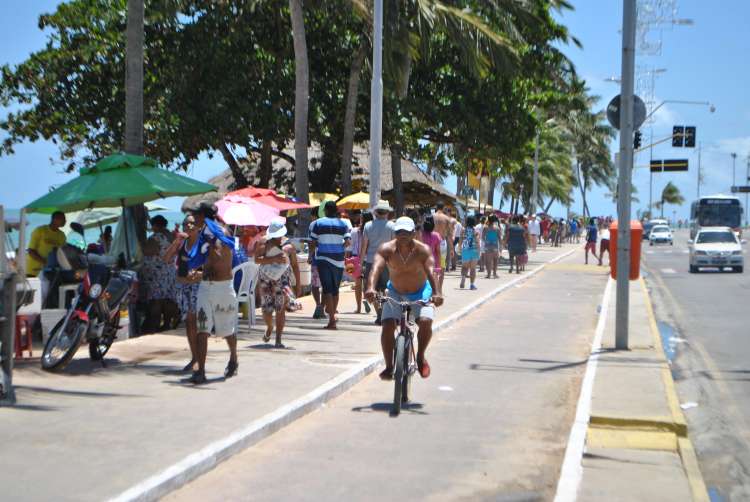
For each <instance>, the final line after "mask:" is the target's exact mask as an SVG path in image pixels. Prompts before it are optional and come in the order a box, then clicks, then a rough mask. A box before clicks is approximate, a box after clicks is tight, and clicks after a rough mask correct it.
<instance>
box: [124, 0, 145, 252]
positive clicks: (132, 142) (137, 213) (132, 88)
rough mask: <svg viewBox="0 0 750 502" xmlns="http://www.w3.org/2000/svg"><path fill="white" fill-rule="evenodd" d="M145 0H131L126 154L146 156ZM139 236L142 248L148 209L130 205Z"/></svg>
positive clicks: (126, 49) (128, 35)
mask: <svg viewBox="0 0 750 502" xmlns="http://www.w3.org/2000/svg"><path fill="white" fill-rule="evenodd" d="M143 2H144V0H128V18H127V28H126V35H125V37H126V46H125V142H124V143H125V145H124V146H125V153H130V154H133V155H143V153H144V150H143V20H144V5H143ZM128 212H129V214H130V217H131V218H132V219H133V221H134V223H135V235H136V238H137V239H138V242H139V243H140V245H141V247H143V245H144V244H145V243H146V219H147V214H146V208H145V206H144V205H143V204H138V205H135V206H132V207H130V208H129V211H128Z"/></svg>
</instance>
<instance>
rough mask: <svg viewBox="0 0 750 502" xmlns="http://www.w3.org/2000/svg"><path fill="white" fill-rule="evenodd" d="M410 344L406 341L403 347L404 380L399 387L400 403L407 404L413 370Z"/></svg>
mask: <svg viewBox="0 0 750 502" xmlns="http://www.w3.org/2000/svg"><path fill="white" fill-rule="evenodd" d="M411 344H412V342H411V341H410V340H407V342H406V346H405V347H404V368H405V369H404V380H403V384H402V385H401V403H408V402H409V399H411V377H412V373H413V368H412V366H411V364H410V363H411V361H410V359H411V357H410V356H411V353H412V347H411Z"/></svg>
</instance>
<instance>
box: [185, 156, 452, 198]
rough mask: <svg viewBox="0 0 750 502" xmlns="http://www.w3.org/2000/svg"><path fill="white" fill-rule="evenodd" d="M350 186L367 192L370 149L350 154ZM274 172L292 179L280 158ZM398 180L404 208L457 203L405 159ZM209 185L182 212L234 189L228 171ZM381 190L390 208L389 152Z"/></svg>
mask: <svg viewBox="0 0 750 502" xmlns="http://www.w3.org/2000/svg"><path fill="white" fill-rule="evenodd" d="M285 153H287V154H289V155H290V156H291V157H293V156H294V151H293V150H290V151H285ZM322 156H323V154H322V152H321V150H320V149H319V148H318V147H317V146H313V147H311V148H310V149H309V150H308V161H309V162H310V164H311V165H315V164H316V163H319V162H320V159H321V158H322ZM352 156H353V159H352V171H353V175H352V185H353V189H354V191H355V192H357V191H363V192H367V191H368V185H369V163H370V150H369V148H367V146H365V145H355V147H354V152H353V154H352ZM249 163H250V162H248V161H246V160H245V161H243V162H241V164H245V165H247V164H249ZM273 169H274V172H276V173H278V172H279V170H284V171H286V172H287V174H288V176H287V175H285V176H274V177H273V178H274V179H284V178H288V177H291V178H292V179H293V178H294V166H293V165H292V164H291V163H290V162H288V161H287V160H285V159H283V158H274V166H273ZM401 180H402V184H403V188H404V203H405V204H406V206H407V207H410V206H411V207H415V206H434V205H435V203H436V202H437V201H438V200H442V201H443V202H445V203H446V204H448V205H452V204H454V203H455V201H456V196H455V194H453V193H452V192H450V191H449V190H448V189H446V188H445V187H444V186H443V185H441V184H440V183H438V182H437V181H436V180H435V179H434V178H432V177H431V176H430V175H428V174H427V173H425V172H423V171H422V170H421V169H420V168H419V167H418V166H417V165H416V164H415V163H414V162H411V161H410V160H407V159H401ZM208 182H209V183H211V184H212V185H215V186H217V187H218V192H217V193H215V194H206V195H196V196H193V197H188V198H187V199H185V202H184V203H183V204H182V209H183V211H184V210H186V209H187V208H190V207H195V206H196V205H197V204H198V202H200V201H201V200H205V199H207V198H209V199H211V198H214V199H218V198H220V197H222V196H223V195H224V194H226V193H227V192H231V191H232V190H234V188H235V187H234V186H233V184H234V178H233V177H232V173H231V171H230V170H229V169H226V170H225V171H223V172H222V173H220V174H218V175H217V176H214V177H213V178H211V179H209V180H208ZM271 188H273V189H275V190H278V191H280V192H282V193H283V192H285V188H284V187H277V186H274V185H273V182H272V186H271ZM380 190H381V193H382V198H383V199H386V200H388V201H389V202H390V203H391V205H393V204H395V202H396V196H395V193H394V192H393V175H392V174H391V152H390V151H389V150H385V149H384V150H383V151H382V153H381V157H380ZM330 191H331V192H334V193H335V192H337V191H338V190H336V189H334V188H333V187H332V188H331V190H330Z"/></svg>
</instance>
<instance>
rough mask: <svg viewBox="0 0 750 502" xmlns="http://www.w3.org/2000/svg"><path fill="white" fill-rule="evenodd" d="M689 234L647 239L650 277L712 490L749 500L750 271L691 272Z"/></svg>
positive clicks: (715, 497) (714, 494) (726, 497)
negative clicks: (652, 242)
mask: <svg viewBox="0 0 750 502" xmlns="http://www.w3.org/2000/svg"><path fill="white" fill-rule="evenodd" d="M687 239H688V235H687V232H686V231H678V232H677V233H676V234H675V244H674V246H667V245H659V246H648V242H647V241H644V245H645V247H644V252H643V257H644V262H645V268H646V271H647V276H646V282H647V284H648V285H649V288H650V289H651V291H652V296H653V298H654V304H655V309H656V316H657V319H658V321H659V326H660V329H661V331H662V338H663V339H664V341H665V343H666V344H667V346H668V347H669V349H670V350H668V352H670V351H672V350H673V351H674V353H673V357H674V360H673V363H672V370H673V374H674V376H675V381H676V383H677V390H678V393H679V396H680V401H681V403H682V405H683V409H684V410H685V414H686V416H687V420H688V427H689V431H690V436H691V438H692V439H693V441H694V443H695V446H696V450H697V453H698V460H699V463H700V466H701V470H702V472H703V475H704V477H705V480H706V485H707V486H708V488H709V493H710V495H711V496H712V499H713V500H715V501H719V500H732V501H734V500H750V301H749V300H750V273H744V274H736V273H732V272H719V271H717V270H708V269H706V270H705V271H704V272H701V273H699V274H690V273H689V272H688V250H687ZM745 253H746V255H745V256H746V257H745V260H750V255H748V254H747V253H748V246H747V245H746V246H745ZM668 355H669V354H668Z"/></svg>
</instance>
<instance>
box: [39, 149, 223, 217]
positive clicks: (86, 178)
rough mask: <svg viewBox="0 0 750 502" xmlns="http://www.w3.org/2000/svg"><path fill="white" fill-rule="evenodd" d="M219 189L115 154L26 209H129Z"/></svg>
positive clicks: (150, 162) (151, 163)
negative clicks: (153, 201)
mask: <svg viewBox="0 0 750 502" xmlns="http://www.w3.org/2000/svg"><path fill="white" fill-rule="evenodd" d="M215 189H216V187H214V186H213V185H209V184H208V183H203V182H201V181H197V180H194V179H191V178H188V177H187V176H182V175H180V174H176V173H173V172H171V171H167V170H166V169H160V168H159V166H158V164H157V162H156V161H155V160H154V159H149V158H148V157H141V156H139V155H128V154H115V155H110V156H109V157H105V158H103V159H102V160H100V161H99V162H97V163H96V165H94V166H93V167H84V168H82V169H81V170H80V176H78V177H77V178H75V179H72V180H70V181H69V182H67V183H65V184H64V185H61V186H59V187H58V188H56V189H55V190H54V191H52V192H50V193H48V194H47V195H44V196H42V197H40V198H38V199H37V200H35V201H33V202H32V203H30V204H28V205H27V206H26V210H27V211H28V212H37V213H47V214H49V213H53V212H55V211H64V212H70V211H80V210H82V209H91V208H94V207H128V206H134V205H136V204H143V203H145V202H149V201H152V200H154V199H159V198H164V197H173V196H187V195H195V194H202V193H206V192H211V191H213V190H215Z"/></svg>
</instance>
